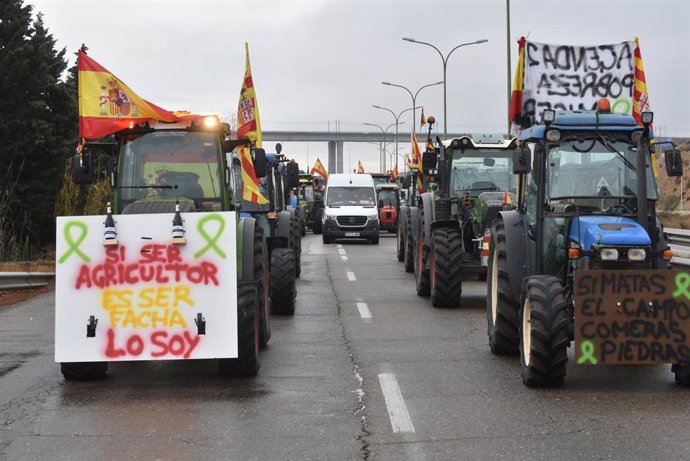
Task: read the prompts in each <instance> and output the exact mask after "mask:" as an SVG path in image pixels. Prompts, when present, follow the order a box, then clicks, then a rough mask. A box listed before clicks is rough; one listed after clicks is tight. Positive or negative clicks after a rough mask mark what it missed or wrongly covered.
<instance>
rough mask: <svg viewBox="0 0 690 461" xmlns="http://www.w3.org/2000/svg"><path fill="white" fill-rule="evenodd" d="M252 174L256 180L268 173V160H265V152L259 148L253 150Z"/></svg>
mask: <svg viewBox="0 0 690 461" xmlns="http://www.w3.org/2000/svg"><path fill="white" fill-rule="evenodd" d="M254 172H255V173H256V177H257V178H263V177H264V176H266V173H267V172H268V160H266V151H265V150H263V149H262V148H261V147H257V148H256V149H254Z"/></svg>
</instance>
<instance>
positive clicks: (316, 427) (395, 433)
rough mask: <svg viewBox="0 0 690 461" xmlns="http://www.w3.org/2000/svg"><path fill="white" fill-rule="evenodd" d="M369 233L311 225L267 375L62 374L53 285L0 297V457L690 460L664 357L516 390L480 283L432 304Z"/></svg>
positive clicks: (133, 370) (689, 407) (264, 366)
mask: <svg viewBox="0 0 690 461" xmlns="http://www.w3.org/2000/svg"><path fill="white" fill-rule="evenodd" d="M394 251H395V239H394V237H393V236H392V235H382V238H381V243H380V245H378V246H374V245H364V244H357V243H342V244H341V245H336V244H331V245H326V246H324V245H323V244H322V243H321V239H320V237H319V236H312V235H308V236H307V237H306V238H305V239H304V241H303V255H302V258H303V260H302V261H303V263H302V278H301V279H300V280H299V282H298V305H297V312H296V314H295V315H294V316H293V317H273V318H272V329H273V336H272V338H271V341H270V343H269V347H268V348H267V349H266V350H265V351H263V352H262V354H261V369H260V371H259V375H258V376H257V377H255V378H251V379H223V378H220V377H218V376H216V375H215V366H214V364H213V363H212V362H210V361H193V362H181V361H180V362H148V363H118V364H111V366H110V368H109V374H108V377H107V378H106V379H104V380H100V381H93V382H82V383H74V382H66V381H64V380H63V379H62V376H61V374H60V370H59V366H58V365H56V364H55V363H54V362H53V328H54V320H53V319H54V314H53V310H54V295H53V294H48V295H44V296H41V297H38V298H34V299H33V300H30V301H28V302H24V303H22V304H19V305H16V306H14V307H11V308H6V309H2V310H0V459H8V460H13V459H51V460H56V459H69V460H73V459H93V460H100V459H103V460H110V459H195V460H197V459H214V460H215V459H233V460H234V459H238V460H240V459H241V460H248V459H258V460H278V459H280V460H282V459H314V460H326V459H328V460H357V459H375V460H401V459H409V460H425V459H428V460H436V459H439V460H446V459H447V460H455V459H510V460H521V459H529V460H535V459H537V460H538V459H551V458H553V459H626V460H629V459H664V460H672V459H690V438H688V436H687V434H688V421H689V420H690V399H688V395H689V394H688V393H689V392H690V390H688V389H684V388H679V387H677V386H676V385H675V383H674V379H673V374H672V373H671V371H670V367H669V366H654V367H632V366H630V367H608V368H607V367H576V366H574V365H573V364H572V351H571V354H570V359H571V361H570V362H569V364H568V376H567V377H566V382H565V384H564V386H563V387H562V388H559V389H546V390H534V389H529V388H526V387H525V386H524V385H523V384H522V382H521V380H520V377H519V367H518V361H517V359H516V358H510V357H508V358H505V357H496V356H493V355H492V354H491V353H490V351H489V348H488V345H487V336H486V317H485V290H486V285H485V283H483V282H478V281H474V280H467V281H465V284H464V289H463V303H462V304H463V305H462V307H460V308H455V309H434V308H433V307H431V303H430V302H429V300H428V299H425V298H419V297H417V296H416V295H415V294H414V279H413V276H412V275H411V274H407V273H405V272H404V271H403V269H402V265H401V264H400V263H398V262H397V261H396V259H395V254H394Z"/></svg>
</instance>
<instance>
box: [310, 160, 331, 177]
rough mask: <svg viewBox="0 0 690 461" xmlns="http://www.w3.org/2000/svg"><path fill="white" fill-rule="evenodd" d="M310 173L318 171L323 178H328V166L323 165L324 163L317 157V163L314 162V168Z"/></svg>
mask: <svg viewBox="0 0 690 461" xmlns="http://www.w3.org/2000/svg"><path fill="white" fill-rule="evenodd" d="M309 173H310V174H314V173H318V174H320V175H321V176H322V177H323V178H325V179H328V170H327V169H326V167H324V166H323V163H321V160H320V159H318V158H317V159H316V163H314V168H312V169H311V171H310V172H309Z"/></svg>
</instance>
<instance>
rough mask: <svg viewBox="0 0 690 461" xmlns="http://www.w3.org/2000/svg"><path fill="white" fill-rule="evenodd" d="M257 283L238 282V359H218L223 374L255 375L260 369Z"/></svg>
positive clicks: (219, 370)
mask: <svg viewBox="0 0 690 461" xmlns="http://www.w3.org/2000/svg"><path fill="white" fill-rule="evenodd" d="M256 288H257V287H256V284H255V283H253V282H242V283H240V282H238V284H237V352H238V357H237V358H236V359H218V373H219V374H220V375H221V376H255V375H256V373H257V372H258V371H259V316H258V315H257V308H258V303H257V301H258V297H257V293H256Z"/></svg>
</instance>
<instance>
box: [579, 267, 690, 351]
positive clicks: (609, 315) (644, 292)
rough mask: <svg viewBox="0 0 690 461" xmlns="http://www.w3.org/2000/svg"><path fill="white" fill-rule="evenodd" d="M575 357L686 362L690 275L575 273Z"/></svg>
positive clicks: (689, 344) (689, 339)
mask: <svg viewBox="0 0 690 461" xmlns="http://www.w3.org/2000/svg"><path fill="white" fill-rule="evenodd" d="M574 298H575V346H576V348H575V357H576V363H578V364H580V365H608V364H653V363H677V362H683V361H687V360H690V338H689V336H690V274H689V273H688V272H685V271H670V270H668V271H667V270H641V271H625V270H621V271H612V270H588V271H582V270H580V271H575V296H574Z"/></svg>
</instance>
